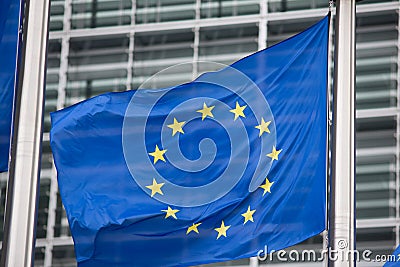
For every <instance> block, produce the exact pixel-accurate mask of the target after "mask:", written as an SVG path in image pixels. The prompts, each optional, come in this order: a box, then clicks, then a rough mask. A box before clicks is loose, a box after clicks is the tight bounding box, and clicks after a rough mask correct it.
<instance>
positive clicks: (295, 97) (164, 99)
mask: <svg viewBox="0 0 400 267" xmlns="http://www.w3.org/2000/svg"><path fill="white" fill-rule="evenodd" d="M327 47H328V17H326V18H324V19H322V20H321V21H320V22H318V23H317V24H315V25H314V26H312V27H310V28H309V29H307V30H305V31H304V32H302V33H300V34H298V35H295V36H294V37H292V38H290V39H288V40H285V41H283V42H281V43H279V44H277V45H275V46H272V47H270V48H268V49H266V50H262V51H259V52H257V53H255V54H252V55H250V56H248V57H246V58H243V59H241V60H239V61H237V62H235V63H233V64H232V65H230V66H228V67H226V68H224V69H222V70H220V71H217V72H210V73H206V74H203V75H201V76H200V77H199V78H197V79H196V80H194V81H193V82H190V83H186V84H182V85H179V86H176V87H171V88H164V89H159V90H147V89H143V90H136V91H127V92H122V93H109V94H104V95H100V96H98V97H94V98H92V99H89V100H87V101H84V102H82V103H79V104H77V105H74V106H71V107H69V108H66V109H64V110H61V111H57V112H55V113H52V114H51V119H52V129H51V133H50V139H51V147H52V151H53V154H54V160H55V164H56V167H57V171H58V182H59V189H60V193H61V197H62V201H63V203H64V206H65V209H66V212H67V216H68V220H69V224H70V228H71V232H72V237H73V239H74V244H75V253H76V258H77V261H78V263H79V266H81V267H89V266H96V267H98V266H187V265H195V264H203V263H210V262H217V261H226V260H232V259H238V258H245V257H251V256H255V255H257V253H258V252H259V251H260V250H265V248H267V250H268V251H271V250H278V249H282V248H286V247H288V246H291V245H294V244H296V243H299V242H301V241H303V240H305V239H307V238H309V237H311V236H314V235H316V234H318V233H320V232H321V231H323V230H324V229H325V206H326V201H325V199H326V154H327V153H326V146H327V143H326V139H327V93H326V92H327V87H326V86H327V58H328V56H327Z"/></svg>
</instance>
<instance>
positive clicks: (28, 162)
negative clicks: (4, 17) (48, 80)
mask: <svg viewBox="0 0 400 267" xmlns="http://www.w3.org/2000/svg"><path fill="white" fill-rule="evenodd" d="M49 8H50V1H49V0H35V1H29V0H28V1H26V6H25V14H26V15H25V21H24V37H23V44H24V48H23V52H22V53H23V54H22V64H21V67H20V72H19V85H18V86H19V90H18V92H17V98H16V108H15V115H14V128H13V141H12V148H11V164H10V168H9V169H10V172H9V181H8V185H7V200H6V201H7V203H6V214H5V222H4V240H3V245H2V257H1V266H33V260H34V253H33V250H34V244H35V229H36V217H37V202H38V193H39V190H38V187H39V172H40V155H41V141H42V133H43V130H42V128H43V110H44V108H43V107H44V89H45V76H46V75H45V74H46V54H47V42H48V24H49Z"/></svg>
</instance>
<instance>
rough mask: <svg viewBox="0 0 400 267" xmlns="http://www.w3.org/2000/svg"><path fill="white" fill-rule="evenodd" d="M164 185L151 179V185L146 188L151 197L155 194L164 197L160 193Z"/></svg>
mask: <svg viewBox="0 0 400 267" xmlns="http://www.w3.org/2000/svg"><path fill="white" fill-rule="evenodd" d="M163 185H164V183H159V184H158V183H157V181H156V179H154V178H153V184H152V185H147V186H146V187H147V188H148V189H150V190H151V197H153V196H154V195H155V194H156V193H159V194H161V195H164V193H163V192H162V191H161V187H163Z"/></svg>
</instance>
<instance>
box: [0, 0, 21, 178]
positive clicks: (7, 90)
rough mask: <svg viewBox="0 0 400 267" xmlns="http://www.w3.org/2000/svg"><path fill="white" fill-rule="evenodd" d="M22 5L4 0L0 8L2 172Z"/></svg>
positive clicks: (6, 167) (7, 144) (4, 167)
mask: <svg viewBox="0 0 400 267" xmlns="http://www.w3.org/2000/svg"><path fill="white" fill-rule="evenodd" d="M20 7H21V4H20V0H2V2H1V8H0V172H4V171H7V169H8V158H9V149H10V133H11V120H12V108H13V103H14V100H13V99H14V92H15V90H14V87H15V84H16V73H17V72H16V67H17V58H18V56H17V49H18V36H19V34H18V30H19V25H20V18H19V15H20Z"/></svg>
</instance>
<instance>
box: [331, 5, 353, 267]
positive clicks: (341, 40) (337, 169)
mask: <svg viewBox="0 0 400 267" xmlns="http://www.w3.org/2000/svg"><path fill="white" fill-rule="evenodd" d="M355 2H356V0H337V1H336V37H335V38H336V40H335V76H334V113H333V116H334V124H333V125H334V127H333V148H332V181H331V207H330V208H331V211H330V214H331V216H330V222H329V236H330V242H329V243H330V253H329V256H330V257H329V266H334V267H345V266H346V267H350V266H355V264H354V259H352V256H354V250H355V204H354V199H355V186H354V185H355V183H354V181H355V156H354V155H355V141H354V121H355V101H354V99H355V97H354V94H355V93H354V92H355V91H354V71H355V56H354V55H355V52H354V51H355V14H356V12H355Z"/></svg>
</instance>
